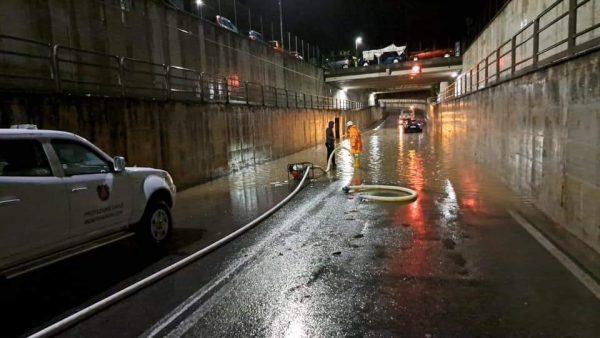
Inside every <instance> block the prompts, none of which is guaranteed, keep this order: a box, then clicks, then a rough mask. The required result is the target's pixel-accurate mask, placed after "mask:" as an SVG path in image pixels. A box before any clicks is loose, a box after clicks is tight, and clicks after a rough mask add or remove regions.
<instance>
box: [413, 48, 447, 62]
mask: <svg viewBox="0 0 600 338" xmlns="http://www.w3.org/2000/svg"><path fill="white" fill-rule="evenodd" d="M452 55H454V49H436V50H431V51H420V52H414V53H411V55H410V58H411V60H413V61H418V60H427V59H435V58H441V57H444V58H448V57H451V56H452Z"/></svg>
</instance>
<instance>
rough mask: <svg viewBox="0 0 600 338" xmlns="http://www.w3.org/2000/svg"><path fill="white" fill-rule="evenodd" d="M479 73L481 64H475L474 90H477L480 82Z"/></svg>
mask: <svg viewBox="0 0 600 338" xmlns="http://www.w3.org/2000/svg"><path fill="white" fill-rule="evenodd" d="M479 73H481V62H480V63H478V64H477V74H476V75H477V76H476V77H475V79H476V82H475V90H479V83H480V81H481V80H479Z"/></svg>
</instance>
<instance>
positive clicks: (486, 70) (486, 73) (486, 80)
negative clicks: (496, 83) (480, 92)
mask: <svg viewBox="0 0 600 338" xmlns="http://www.w3.org/2000/svg"><path fill="white" fill-rule="evenodd" d="M489 58H490V57H489V55H488V56H487V57H486V58H485V72H483V75H484V76H485V81H484V86H485V87H487V86H488V77H489V74H488V68H490V65H489Z"/></svg>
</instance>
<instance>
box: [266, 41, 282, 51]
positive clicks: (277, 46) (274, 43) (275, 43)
mask: <svg viewBox="0 0 600 338" xmlns="http://www.w3.org/2000/svg"><path fill="white" fill-rule="evenodd" d="M268 43H269V46H271V47H272V48H273V50H274V51H276V52H279V53H283V47H281V43H280V42H279V41H278V40H272V41H269V42H268Z"/></svg>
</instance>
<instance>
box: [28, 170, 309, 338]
mask: <svg viewBox="0 0 600 338" xmlns="http://www.w3.org/2000/svg"><path fill="white" fill-rule="evenodd" d="M309 173H310V170H305V172H304V175H303V176H302V180H301V181H300V183H299V184H298V186H297V187H296V189H294V191H292V192H291V193H290V194H289V195H288V196H287V197H286V198H284V199H283V200H282V201H281V202H279V203H277V205H275V206H274V207H272V208H271V209H269V210H268V211H266V212H265V213H263V214H262V215H260V216H259V217H258V218H256V219H254V220H253V221H252V222H250V223H248V224H246V225H244V226H243V227H241V228H240V229H238V230H236V231H234V232H233V233H231V234H229V235H227V236H226V237H224V238H222V239H220V240H218V241H216V242H214V243H212V244H211V245H209V246H207V247H205V248H204V249H201V250H199V251H197V252H195V253H193V254H191V255H190V256H188V257H186V258H183V259H181V260H180V261H177V262H175V263H174V264H172V265H170V266H168V267H166V268H164V269H162V270H160V271H158V272H155V273H154V274H152V275H150V276H148V277H146V278H144V279H142V280H140V281H138V282H136V283H134V284H132V285H130V286H128V287H126V288H124V289H122V290H120V291H118V292H116V293H114V294H112V295H110V296H108V297H106V298H104V299H102V300H100V301H98V302H96V303H94V304H92V305H90V306H88V307H86V308H84V309H81V310H79V311H77V312H75V313H73V314H71V315H70V316H68V317H66V318H64V319H62V320H60V321H58V322H56V323H54V324H52V325H50V326H48V327H46V328H44V329H42V330H41V331H38V332H36V333H34V334H32V335H30V336H29V337H31V338H38V337H49V336H54V335H56V334H58V333H60V332H62V331H64V330H66V329H67V328H69V327H71V326H73V325H75V324H77V323H79V322H81V321H82V320H84V319H86V318H88V317H90V316H92V315H94V314H96V313H98V312H100V311H102V310H104V309H106V308H107V307H109V306H111V305H113V304H115V303H117V302H119V301H121V300H123V299H125V298H127V297H129V296H130V295H132V294H134V293H136V292H138V291H140V290H142V289H144V288H146V287H148V286H150V285H152V284H154V283H156V282H158V281H159V280H161V279H163V278H165V277H167V276H169V275H171V274H173V273H174V272H176V271H178V270H180V269H182V268H183V267H185V266H187V265H189V264H191V263H193V262H194V261H196V260H198V259H200V258H201V257H204V256H206V255H207V254H209V253H211V252H212V251H214V250H216V249H218V248H220V247H222V246H223V245H225V244H227V243H229V242H230V241H232V240H234V239H235V238H237V237H239V236H240V235H242V234H244V233H245V232H247V231H248V230H250V229H252V228H254V227H255V226H256V225H258V224H259V223H260V222H262V221H263V220H265V219H266V218H267V217H269V216H271V215H272V214H273V213H275V212H276V211H277V210H279V209H280V208H281V207H283V206H284V205H285V204H286V203H287V202H289V201H290V200H291V199H292V198H293V197H294V196H296V195H297V194H298V192H300V190H301V189H302V187H303V186H304V184H305V183H306V180H307V178H308V174H309Z"/></svg>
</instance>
